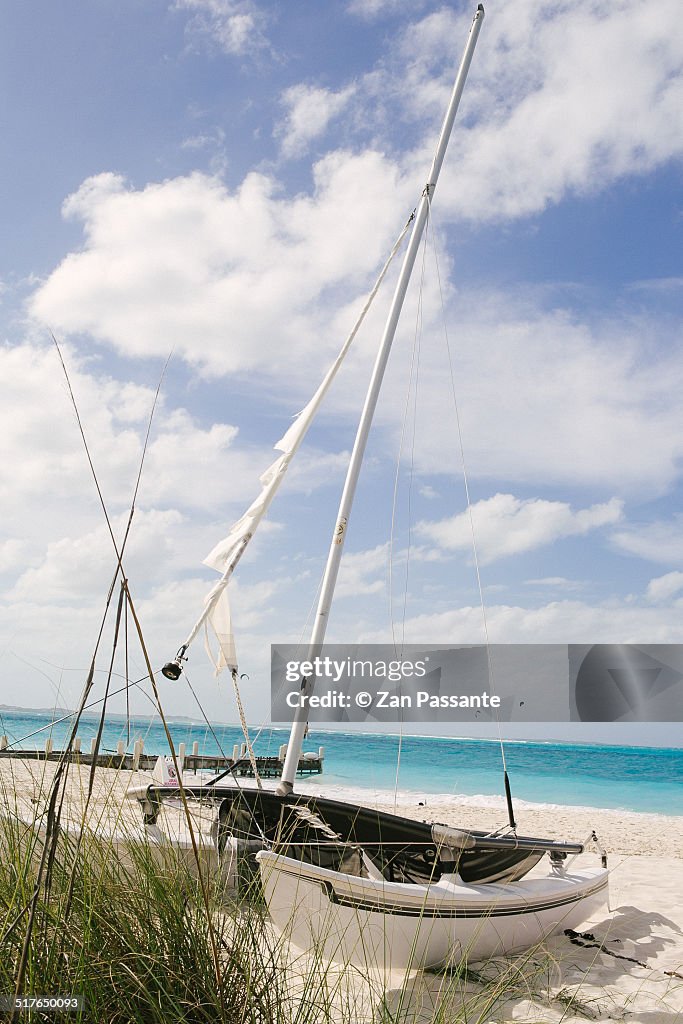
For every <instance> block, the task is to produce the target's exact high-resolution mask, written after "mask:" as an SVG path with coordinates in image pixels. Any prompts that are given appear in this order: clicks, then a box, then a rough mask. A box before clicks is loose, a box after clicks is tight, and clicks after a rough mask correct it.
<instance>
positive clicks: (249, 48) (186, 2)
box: [176, 0, 270, 57]
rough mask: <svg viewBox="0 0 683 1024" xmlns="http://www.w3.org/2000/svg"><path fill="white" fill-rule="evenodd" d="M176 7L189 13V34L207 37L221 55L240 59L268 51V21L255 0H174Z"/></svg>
mask: <svg viewBox="0 0 683 1024" xmlns="http://www.w3.org/2000/svg"><path fill="white" fill-rule="evenodd" d="M176 8H178V9H180V10H188V11H192V12H193V14H194V17H193V18H192V19H191V21H190V23H189V25H188V30H189V32H190V33H191V34H195V35H198V36H200V37H201V36H206V37H208V38H209V39H211V40H212V41H213V42H214V43H215V44H216V45H217V46H218V47H219V48H220V49H221V50H223V52H224V53H227V54H230V55H231V56H239V57H243V56H246V55H254V54H257V53H261V52H263V51H264V50H270V43H269V41H268V38H267V36H266V34H265V29H266V26H267V22H268V18H267V15H266V13H265V11H264V10H263V9H262V7H260V6H259V5H258V4H256V3H255V2H254V0H176Z"/></svg>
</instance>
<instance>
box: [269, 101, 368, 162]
mask: <svg viewBox="0 0 683 1024" xmlns="http://www.w3.org/2000/svg"><path fill="white" fill-rule="evenodd" d="M354 92H355V87H354V86H352V85H351V86H348V87H347V88H345V89H342V90H340V91H339V92H334V91H333V90H331V89H323V88H320V87H318V86H314V85H304V84H300V85H293V86H290V88H289V89H287V90H286V91H285V93H284V94H283V96H282V103H283V105H284V106H285V108H286V110H287V116H286V119H285V120H284V122H282V123H281V124H279V125H278V126H277V129H276V131H275V135H276V137H277V138H279V139H281V140H282V142H281V153H282V156H283V157H285V158H290V157H298V156H302V155H303V154H304V153H305V152H306V150H307V149H308V146H309V144H310V143H311V142H312V141H313V140H314V139H316V138H319V137H320V136H321V135H323V134H324V132H325V131H326V130H327V126H328V125H329V123H330V121H331V120H332V119H333V118H334V117H336V116H337V115H338V114H339V113H340V112H341V111H342V110H343V109H344V107H345V106H346V105H347V104H348V102H349V100H350V99H351V97H352V96H353V94H354Z"/></svg>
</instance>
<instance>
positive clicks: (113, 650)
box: [85, 580, 126, 810]
mask: <svg viewBox="0 0 683 1024" xmlns="http://www.w3.org/2000/svg"><path fill="white" fill-rule="evenodd" d="M124 584H125V580H122V581H121V590H120V591H119V601H118V605H117V608H116V622H115V624H114V638H113V641H112V647H111V658H110V660H109V671H108V672H107V681H106V685H105V690H104V697H103V698H102V713H101V714H100V720H99V723H98V726H97V734H96V736H95V747H94V750H93V752H92V754H93V757H92V761H91V762H90V775H89V778H88V800H87V801H86V805H85V809H86V810H87V809H88V803H89V801H90V797H91V796H92V791H93V786H94V785H95V774H96V772H97V755H98V753H99V751H100V745H101V743H102V733H103V732H104V719H105V716H106V714H107V701H108V700H109V687H110V686H111V678H112V672H113V669H114V659H115V658H116V648H117V647H118V642H119V631H120V629H121V618H122V616H123V609H124V604H125V602H126V591H125V586H124Z"/></svg>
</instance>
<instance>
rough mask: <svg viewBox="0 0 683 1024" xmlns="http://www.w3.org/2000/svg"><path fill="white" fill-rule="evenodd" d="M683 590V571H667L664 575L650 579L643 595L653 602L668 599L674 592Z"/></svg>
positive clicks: (656, 602)
mask: <svg viewBox="0 0 683 1024" xmlns="http://www.w3.org/2000/svg"><path fill="white" fill-rule="evenodd" d="M681 590H683V572H678V571H676V572H667V573H666V574H665V575H664V576H657V577H656V578H655V579H652V580H650V582H649V583H648V585H647V590H646V592H645V596H646V598H647V600H648V601H652V602H653V604H659V603H660V602H663V601H669V600H670V599H671V598H672V597H673V596H674V595H675V594H678V593H680V591H681Z"/></svg>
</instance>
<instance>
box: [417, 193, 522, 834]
mask: <svg viewBox="0 0 683 1024" xmlns="http://www.w3.org/2000/svg"><path fill="white" fill-rule="evenodd" d="M427 201H428V203H429V207H430V209H431V198H430V197H429V196H428V197H427ZM434 262H435V266H436V276H437V281H438V284H439V297H440V300H441V316H442V323H443V333H444V340H445V343H446V353H447V356H448V369H449V374H450V381H451V392H452V395H453V406H454V408H455V422H456V426H457V433H458V445H459V448H460V462H461V465H462V475H463V483H464V488H465V499H466V502H467V515H468V519H469V524H470V534H471V537H472V554H473V558H474V568H475V574H476V579H477V588H478V590H479V601H480V603H481V615H482V622H483V628H484V637H485V640H486V658H487V662H488V669H489V680H490V686H491V689H492V690H493V689H494V687H495V676H494V671H493V659H492V657H491V641H490V637H489V627H488V618H487V615H486V603H485V601H484V587H483V584H482V579H481V569H480V564H479V553H478V550H477V538H476V531H475V528H474V516H473V515H472V501H471V498H470V487H469V478H468V473H467V461H466V459H465V445H464V441H463V435H462V426H461V422H460V408H459V405H458V398H457V394H456V390H455V373H454V370H453V359H452V356H451V347H450V342H449V338H448V326H447V323H446V308H445V302H444V297H443V287H442V284H441V270H440V266H439V258H438V251H437V247H436V243H435V244H434ZM495 711H496V727H497V731H498V742H499V744H500V754H501V760H502V762H503V774H504V778H505V784H506V785H505V790H506V797H507V798H508V811H509V815H510V825H511V826H512V827H513V828H514V827H515V824H514V821H513V816H512V812H511V798H510V784H509V782H508V779H507V764H506V760H505V744H504V743H503V735H502V731H501V726H500V716H499V714H498V709H497V708H496V709H495Z"/></svg>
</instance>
